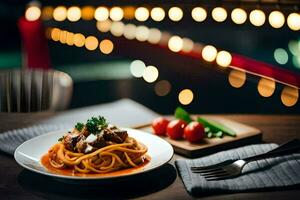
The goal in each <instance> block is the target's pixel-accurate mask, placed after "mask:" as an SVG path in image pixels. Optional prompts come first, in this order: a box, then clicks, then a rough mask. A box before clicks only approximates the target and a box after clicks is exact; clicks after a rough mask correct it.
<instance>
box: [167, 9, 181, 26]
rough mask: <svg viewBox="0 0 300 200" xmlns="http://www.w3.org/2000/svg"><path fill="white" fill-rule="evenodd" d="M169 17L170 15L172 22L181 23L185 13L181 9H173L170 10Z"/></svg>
mask: <svg viewBox="0 0 300 200" xmlns="http://www.w3.org/2000/svg"><path fill="white" fill-rule="evenodd" d="M168 15H169V18H170V19H171V20H172V21H175V22H177V21H180V20H181V19H182V17H183V11H182V9H181V8H179V7H172V8H170V9H169V12H168Z"/></svg>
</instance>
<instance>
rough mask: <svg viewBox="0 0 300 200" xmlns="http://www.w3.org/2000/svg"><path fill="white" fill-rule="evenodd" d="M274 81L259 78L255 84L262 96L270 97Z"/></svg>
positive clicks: (273, 88) (273, 89)
mask: <svg viewBox="0 0 300 200" xmlns="http://www.w3.org/2000/svg"><path fill="white" fill-rule="evenodd" d="M275 87H276V85H275V81H274V80H273V79H269V78H261V79H260V80H259V82H258V85H257V90H258V92H259V94H260V95H261V96H263V97H270V96H272V94H273V93H274V91H275Z"/></svg>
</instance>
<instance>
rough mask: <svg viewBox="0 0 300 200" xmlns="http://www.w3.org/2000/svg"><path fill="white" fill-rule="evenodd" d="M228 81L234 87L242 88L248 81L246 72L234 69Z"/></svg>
mask: <svg viewBox="0 0 300 200" xmlns="http://www.w3.org/2000/svg"><path fill="white" fill-rule="evenodd" d="M228 81H229V83H230V85H231V86H232V87H234V88H240V87H242V86H243V85H244V84H245V82H246V72H244V71H241V70H236V69H233V70H231V72H230V73H229V75H228Z"/></svg>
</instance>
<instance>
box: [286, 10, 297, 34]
mask: <svg viewBox="0 0 300 200" xmlns="http://www.w3.org/2000/svg"><path fill="white" fill-rule="evenodd" d="M287 25H288V26H289V28H290V29H291V30H293V31H298V30H300V14H298V13H291V14H289V16H288V18H287Z"/></svg>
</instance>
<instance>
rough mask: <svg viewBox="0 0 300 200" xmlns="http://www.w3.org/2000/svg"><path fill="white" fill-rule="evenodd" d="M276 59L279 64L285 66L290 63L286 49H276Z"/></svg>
mask: <svg viewBox="0 0 300 200" xmlns="http://www.w3.org/2000/svg"><path fill="white" fill-rule="evenodd" d="M274 59H275V60H276V62H277V63H279V64H281V65H284V64H286V63H287V62H288V60H289V55H288V53H287V52H286V50H285V49H282V48H278V49H275V51H274Z"/></svg>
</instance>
